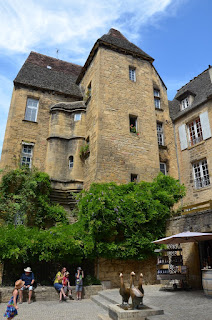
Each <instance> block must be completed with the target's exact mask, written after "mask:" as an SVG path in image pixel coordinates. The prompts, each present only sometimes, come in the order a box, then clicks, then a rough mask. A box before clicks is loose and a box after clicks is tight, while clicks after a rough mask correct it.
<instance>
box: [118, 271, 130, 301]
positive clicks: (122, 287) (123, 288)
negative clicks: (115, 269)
mask: <svg viewBox="0 0 212 320" xmlns="http://www.w3.org/2000/svg"><path fill="white" fill-rule="evenodd" d="M119 277H120V290H119V293H120V295H121V296H122V305H128V301H129V298H130V288H126V286H125V284H124V279H123V273H120V275H119Z"/></svg>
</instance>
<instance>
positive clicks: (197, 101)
mask: <svg viewBox="0 0 212 320" xmlns="http://www.w3.org/2000/svg"><path fill="white" fill-rule="evenodd" d="M209 72H212V69H211V67H210V66H209V68H208V69H206V70H205V71H203V72H202V73H201V74H199V75H198V76H197V77H195V78H194V79H192V80H191V81H190V82H188V83H187V84H186V85H185V86H183V87H182V88H181V89H179V90H178V92H177V94H176V96H175V97H174V99H173V100H172V101H169V110H170V116H171V118H172V119H173V120H176V119H178V118H179V117H181V116H183V115H184V114H186V113H188V112H190V111H191V110H193V109H194V108H196V107H197V106H199V105H201V104H202V103H204V102H205V101H206V100H208V99H209V98H211V95H212V83H211V78H210V74H209ZM189 94H192V95H193V96H194V100H193V102H192V104H191V106H190V107H188V108H186V109H184V110H183V111H180V101H181V100H183V99H184V98H185V97H186V95H189Z"/></svg>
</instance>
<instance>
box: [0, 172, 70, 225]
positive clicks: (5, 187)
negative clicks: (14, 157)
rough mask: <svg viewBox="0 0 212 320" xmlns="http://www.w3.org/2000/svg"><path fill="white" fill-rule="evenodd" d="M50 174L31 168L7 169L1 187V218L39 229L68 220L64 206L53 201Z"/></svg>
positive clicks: (8, 221)
mask: <svg viewBox="0 0 212 320" xmlns="http://www.w3.org/2000/svg"><path fill="white" fill-rule="evenodd" d="M50 192H51V185H50V179H49V176H48V174H46V173H44V172H39V171H37V170H35V169H34V170H29V169H28V168H20V169H16V170H12V171H9V172H7V173H6V174H5V175H4V176H3V177H2V183H1V186H0V219H3V221H5V222H6V223H12V224H13V223H15V224H20V223H23V224H24V225H27V226H37V227H39V228H43V227H49V226H52V225H54V224H55V223H56V222H63V223H67V219H66V212H65V210H64V209H63V207H61V206H58V205H52V204H51V203H50Z"/></svg>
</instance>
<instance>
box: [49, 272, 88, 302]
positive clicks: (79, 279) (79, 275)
mask: <svg viewBox="0 0 212 320" xmlns="http://www.w3.org/2000/svg"><path fill="white" fill-rule="evenodd" d="M83 278H84V272H83V270H82V268H81V267H78V268H77V272H76V273H75V285H76V294H77V300H81V299H82V288H83ZM54 287H55V289H56V290H57V291H58V292H59V293H60V300H59V302H62V301H63V300H64V301H66V300H67V299H68V296H69V297H71V296H72V292H71V287H70V282H69V272H68V271H67V270H66V268H65V267H63V268H62V270H61V271H59V272H58V273H57V274H56V277H55V280H54Z"/></svg>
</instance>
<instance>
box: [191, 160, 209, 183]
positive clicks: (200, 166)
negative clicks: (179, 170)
mask: <svg viewBox="0 0 212 320" xmlns="http://www.w3.org/2000/svg"><path fill="white" fill-rule="evenodd" d="M193 177H194V187H195V189H201V188H204V187H207V186H209V185H210V176H209V171H208V164H207V159H203V160H200V161H198V162H195V163H193Z"/></svg>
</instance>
